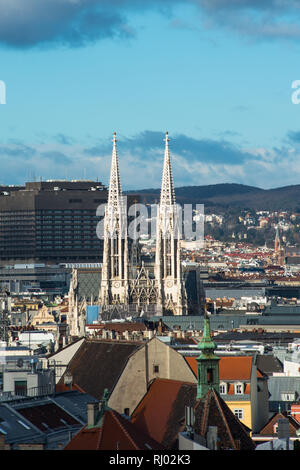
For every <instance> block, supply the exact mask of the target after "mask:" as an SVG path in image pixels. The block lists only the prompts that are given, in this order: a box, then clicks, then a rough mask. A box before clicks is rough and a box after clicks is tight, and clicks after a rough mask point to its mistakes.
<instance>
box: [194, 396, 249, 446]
mask: <svg viewBox="0 0 300 470" xmlns="http://www.w3.org/2000/svg"><path fill="white" fill-rule="evenodd" d="M194 413H195V425H194V430H195V433H197V434H199V435H200V436H203V437H204V436H206V434H207V431H208V428H209V426H216V427H217V428H218V438H219V447H218V449H219V450H226V449H233V450H243V449H244V450H253V449H254V448H255V444H254V442H253V441H252V439H251V438H250V436H249V432H250V429H248V428H247V427H246V426H244V425H243V424H242V423H241V422H240V421H239V420H238V418H236V416H235V415H234V414H233V413H232V411H231V410H230V408H229V407H228V406H227V404H226V403H225V401H224V400H223V399H222V398H221V397H220V395H219V394H218V393H217V392H216V391H215V389H210V390H208V392H207V394H206V395H205V396H204V397H203V399H201V400H199V401H198V402H197V404H196V406H195V410H194Z"/></svg>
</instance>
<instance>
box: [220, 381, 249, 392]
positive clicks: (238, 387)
mask: <svg viewBox="0 0 300 470" xmlns="http://www.w3.org/2000/svg"><path fill="white" fill-rule="evenodd" d="M244 392H245V385H244V384H243V383H242V382H237V383H235V384H234V393H235V395H243V394H244ZM226 393H228V384H227V383H226V382H222V383H220V394H221V395H225V394H226Z"/></svg>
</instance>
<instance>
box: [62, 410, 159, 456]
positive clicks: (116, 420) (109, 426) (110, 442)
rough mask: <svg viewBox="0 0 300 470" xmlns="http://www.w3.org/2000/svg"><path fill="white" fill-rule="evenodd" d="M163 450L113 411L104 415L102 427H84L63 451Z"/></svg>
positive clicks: (127, 420) (108, 411)
mask: <svg viewBox="0 0 300 470" xmlns="http://www.w3.org/2000/svg"><path fill="white" fill-rule="evenodd" d="M149 449H154V450H163V449H164V447H163V446H162V445H161V444H159V443H158V442H156V441H154V440H153V439H151V437H150V436H148V435H147V434H146V433H145V432H142V431H141V430H139V429H137V428H136V426H135V425H134V424H133V423H131V422H130V421H129V419H126V418H124V417H123V416H121V415H120V414H119V413H117V412H116V411H114V410H107V411H106V412H105V413H104V416H103V420H102V426H100V427H93V428H88V427H87V426H85V427H84V428H83V429H82V430H81V431H80V432H79V433H78V434H77V435H76V436H75V437H74V438H73V439H72V441H70V442H69V444H68V445H67V446H66V447H65V450H120V451H122V450H133V451H134V450H149Z"/></svg>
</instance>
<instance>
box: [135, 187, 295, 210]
mask: <svg viewBox="0 0 300 470" xmlns="http://www.w3.org/2000/svg"><path fill="white" fill-rule="evenodd" d="M127 194H139V195H140V198H141V199H140V201H141V203H144V204H153V203H157V202H158V201H159V195H160V189H157V188H155V189H154V188H151V189H142V190H139V191H127ZM175 194H176V201H177V202H178V203H179V204H204V205H205V208H206V212H207V211H214V210H215V211H217V210H218V211H219V212H223V211H226V210H228V209H229V208H235V209H252V210H271V211H272V210H274V211H285V210H287V211H297V212H300V185H294V186H285V187H281V188H274V189H261V188H257V187H254V186H246V185H243V184H235V183H232V184H231V183H226V184H214V185H206V186H184V187H180V188H175Z"/></svg>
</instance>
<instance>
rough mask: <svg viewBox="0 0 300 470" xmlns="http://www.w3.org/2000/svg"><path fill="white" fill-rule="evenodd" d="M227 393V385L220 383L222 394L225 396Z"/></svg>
mask: <svg viewBox="0 0 300 470" xmlns="http://www.w3.org/2000/svg"><path fill="white" fill-rule="evenodd" d="M226 393H227V383H226V382H221V383H220V394H221V395H225V394H226Z"/></svg>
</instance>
